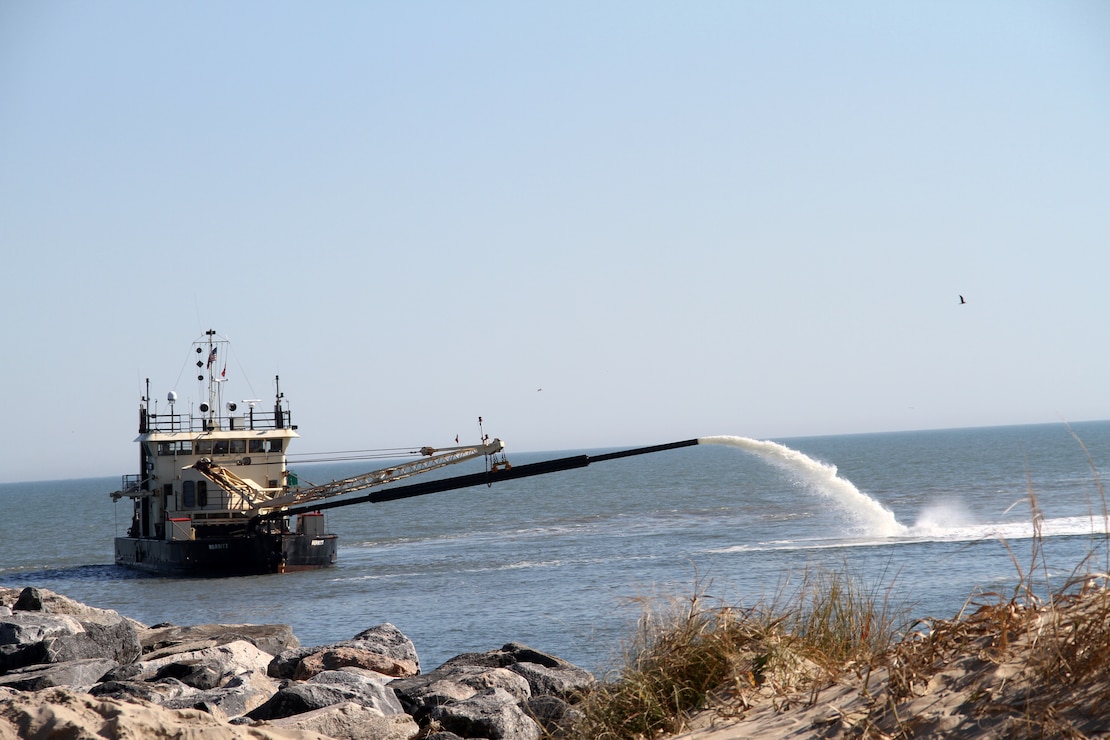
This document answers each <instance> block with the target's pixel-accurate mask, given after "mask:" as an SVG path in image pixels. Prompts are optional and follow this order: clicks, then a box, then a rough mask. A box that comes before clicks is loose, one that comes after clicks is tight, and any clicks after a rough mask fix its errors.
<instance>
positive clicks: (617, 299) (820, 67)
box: [0, 0, 1110, 481]
mask: <svg viewBox="0 0 1110 740" xmlns="http://www.w3.org/2000/svg"><path fill="white" fill-rule="evenodd" d="M1108 237H1110V4H1108V3H1106V2H1103V1H1102V0H1094V1H1092V2H1069V1H1067V0H1064V1H1059V0H1054V1H1052V2H1012V1H1010V0H1007V1H1005V2H971V3H967V2H931V1H930V2H899V3H889V2H877V1H876V2H841V3H825V2H704V3H654V2H634V3H633V2H608V3H595V2H569V3H568V2H559V3H549V2H539V3H507V2H501V3H492V2H428V3H420V2H417V3H356V2H331V3H300V2H298V3H293V2H271V1H269V0H267V1H266V2H236V3H225V2H188V3H185V2H179V3H149V2H48V3H42V2H15V1H14V0H7V1H5V2H0V250H2V254H3V260H2V265H3V266H2V268H0V269H2V273H3V288H2V290H0V308H2V311H3V324H2V326H3V329H2V332H3V346H4V349H5V355H6V359H5V361H4V362H3V364H2V365H0V381H2V382H0V387H2V388H3V389H4V395H5V398H4V402H3V413H4V418H3V423H2V424H0V480H6V481H14V480H28V479H52V478H69V477H84V476H96V475H116V474H123V473H132V472H135V470H134V468H135V466H136V465H137V462H136V460H137V453H136V451H135V445H134V444H133V442H132V440H133V439H134V437H135V434H136V427H137V407H138V401H139V396H140V393H141V391H142V383H143V379H144V378H148V377H149V378H150V379H151V383H152V391H153V394H154V395H155V397H157V398H164V397H165V393H166V391H168V390H171V389H175V390H177V391H178V393H179V395H180V396H181V397H182V399H183V400H188V399H193V400H195V399H196V395H197V394H196V384H195V383H193V382H191V381H189V377H190V374H191V373H189V372H185V373H183V372H182V366H183V362H184V360H185V359H186V356H187V353H188V349H189V344H190V342H192V340H193V339H194V338H196V337H198V336H199V335H201V334H202V333H203V331H204V330H205V329H208V328H214V329H216V330H218V331H219V332H221V333H222V334H225V335H227V336H229V337H230V338H231V339H232V340H233V342H234V343H235V355H236V356H235V363H234V364H233V366H232V367H231V368H229V375H232V376H233V380H234V381H236V382H238V383H242V382H243V381H244V380H246V381H249V383H250V385H249V386H248V387H245V388H244V387H243V386H239V387H240V388H242V390H241V391H238V392H237V394H238V395H240V396H241V397H242V398H248V397H261V398H266V399H269V398H271V397H272V393H273V388H272V380H273V376H274V375H275V374H280V375H281V377H282V390H283V391H284V392H285V393H286V396H287V398H288V399H289V400H290V403H291V406H292V409H293V414H294V420H295V421H296V422H297V423H298V424H299V426H300V433H301V435H302V437H303V439H302V440H301V441H300V442H299V443H298V446H297V447H296V448H295V450H296V451H300V452H308V451H328V450H337V449H354V448H357V449H362V448H371V447H395V446H407V445H421V444H433V445H443V444H446V443H448V442H449V441H451V440H453V438H454V435H455V434H460V435H461V437H462V438H463V439H464V440H466V439H473V438H474V437H476V434H477V429H476V420H477V417H478V416H479V415H481V416H483V417H484V418H485V421H486V431H487V432H490V433H491V434H493V435H496V436H501V437H503V438H504V439H505V440H506V442H507V443H508V444H509V450H510V451H512V450H520V451H523V450H562V449H570V448H588V447H605V446H618V445H626V444H629V445H633V444H645V443H656V442H668V441H672V440H677V439H685V438H688V437H692V436H702V435H711V434H735V435H743V436H750V437H758V438H772V437H773V438H783V437H791V436H804V435H816V434H840V433H854V432H877V431H887V430H901V429H921V428H938V427H960V426H980V425H995V424H1012V423H1029V422H1053V421H1059V420H1068V421H1079V420H1085V419H1105V418H1110V393H1108V391H1107V388H1108V384H1110V343H1108V341H1107V333H1108V330H1107V321H1108V319H1110V290H1108V287H1107V286H1108V282H1110V248H1108V247H1110V244H1108ZM960 294H963V295H964V296H965V297H966V298H967V301H968V302H967V304H966V305H963V306H961V305H959V304H958V300H959V299H958V296H959V295H960ZM538 388H543V390H542V391H538V390H537V389H538Z"/></svg>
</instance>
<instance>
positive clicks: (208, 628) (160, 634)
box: [139, 624, 300, 660]
mask: <svg viewBox="0 0 1110 740" xmlns="http://www.w3.org/2000/svg"><path fill="white" fill-rule="evenodd" d="M139 638H140V641H141V644H142V648H143V658H144V659H146V660H154V659H158V658H164V657H166V656H169V655H174V654H177V653H184V652H194V651H196V650H203V649H204V648H210V647H218V646H220V645H226V644H228V643H231V642H236V641H239V640H244V641H246V642H249V643H250V644H252V645H254V646H255V647H257V648H258V649H259V650H262V651H263V652H266V653H269V654H270V655H278V654H280V653H282V652H283V651H285V650H290V649H293V648H296V647H299V645H300V643H299V642H298V641H297V637H296V636H295V635H294V634H293V628H292V627H290V626H289V625H287V624H197V625H192V626H189V627H178V626H175V625H160V626H157V627H150V628H147V629H144V630H141V631H140V635H139Z"/></svg>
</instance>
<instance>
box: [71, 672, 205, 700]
mask: <svg viewBox="0 0 1110 740" xmlns="http://www.w3.org/2000/svg"><path fill="white" fill-rule="evenodd" d="M89 693H90V694H91V695H93V696H98V697H102V698H105V699H118V700H120V701H132V700H134V699H142V700H143V701H147V702H150V703H151V704H163V703H165V702H168V701H172V700H174V699H177V698H179V697H182V696H186V695H195V694H196V693H197V691H196V689H194V688H192V687H190V686H186V685H185V684H183V683H181V682H180V681H178V680H177V679H173V678H164V679H162V680H161V681H158V682H157V683H147V682H145V681H108V680H105V681H102V682H101V683H98V684H97V685H95V686H93V687H92V688H91V689H89Z"/></svg>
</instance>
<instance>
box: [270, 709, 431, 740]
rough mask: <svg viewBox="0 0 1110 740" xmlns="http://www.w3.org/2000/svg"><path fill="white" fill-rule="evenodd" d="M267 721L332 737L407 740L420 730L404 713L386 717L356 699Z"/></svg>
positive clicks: (275, 724) (341, 739)
mask: <svg viewBox="0 0 1110 740" xmlns="http://www.w3.org/2000/svg"><path fill="white" fill-rule="evenodd" d="M270 724H272V725H273V726H274V727H278V728H281V729H296V730H311V731H313V732H319V733H320V734H321V735H327V736H328V737H330V738H335V740H410V738H413V737H415V736H416V735H417V733H418V732H419V731H420V726H419V725H417V724H416V721H415V720H414V719H413V718H412V717H409V716H408V715H407V714H395V715H390V716H388V717H387V716H383V715H382V713H381V712H379V711H378V710H376V709H372V708H370V707H365V706H362V705H361V704H358V703H356V702H342V703H340V704H333V705H331V706H328V707H324V708H322V709H315V710H313V711H311V712H305V713H303V714H297V715H293V716H289V717H282V718H279V719H275V720H271V721H270Z"/></svg>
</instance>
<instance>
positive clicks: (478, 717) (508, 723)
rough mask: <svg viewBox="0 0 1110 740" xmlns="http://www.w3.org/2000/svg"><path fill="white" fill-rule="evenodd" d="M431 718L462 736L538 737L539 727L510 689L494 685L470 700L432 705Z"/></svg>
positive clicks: (532, 739) (494, 739) (536, 739)
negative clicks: (494, 686) (519, 704)
mask: <svg viewBox="0 0 1110 740" xmlns="http://www.w3.org/2000/svg"><path fill="white" fill-rule="evenodd" d="M428 719H429V720H430V721H433V722H437V723H439V725H440V727H442V728H444V729H446V730H449V731H450V732H454V733H456V734H458V735H461V736H462V737H469V738H489V740H539V737H540V726H539V725H538V724H536V722H535V720H533V719H532V718H531V717H529V716H528V715H526V714H525V713H524V711H523V710H522V709H521V708H520V706H518V704H517V698H516V697H514V696H513V695H512V694H510V693H509V692H507V691H505V690H503V689H499V688H491V689H486V690H484V691H481V692H479V693H477V694H475V695H474V696H471V697H470V698H469V699H464V700H463V701H458V702H453V703H451V704H444V705H441V706H437V707H433V708H432V709H431V711H430V712H429V714H428Z"/></svg>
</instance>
